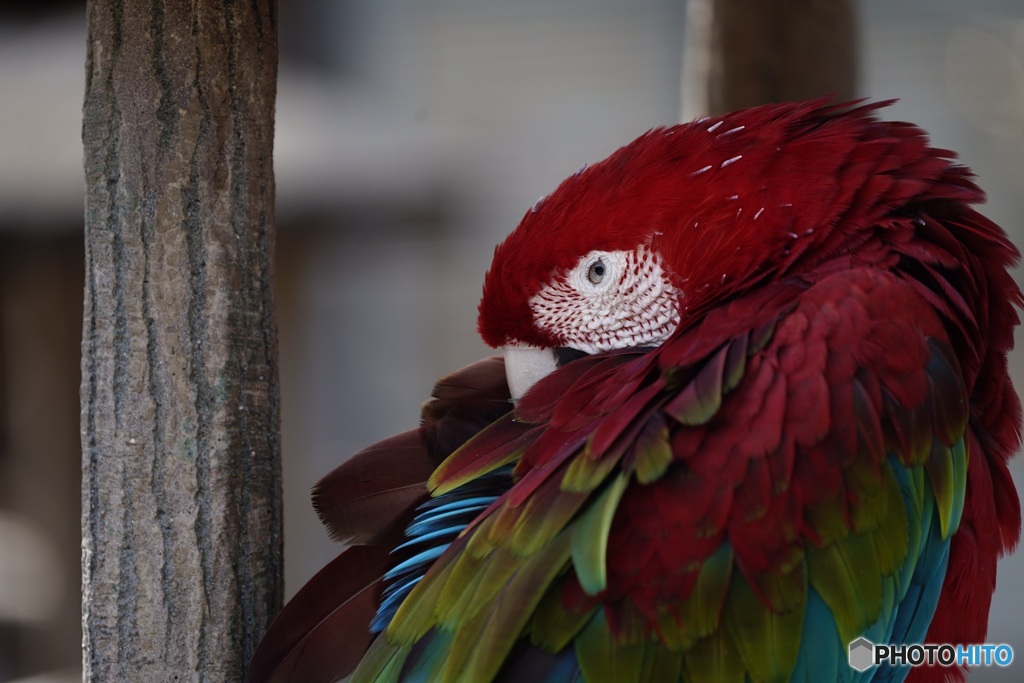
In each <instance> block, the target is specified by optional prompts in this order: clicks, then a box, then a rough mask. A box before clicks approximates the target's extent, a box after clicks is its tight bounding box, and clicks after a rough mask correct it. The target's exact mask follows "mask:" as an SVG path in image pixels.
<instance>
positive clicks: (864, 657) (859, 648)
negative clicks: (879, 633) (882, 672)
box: [850, 637, 875, 671]
mask: <svg viewBox="0 0 1024 683" xmlns="http://www.w3.org/2000/svg"><path fill="white" fill-rule="evenodd" d="M874 654H875V644H874V643H872V642H871V641H870V640H868V639H867V638H864V637H861V638H858V639H857V640H855V641H853V642H852V643H850V666H851V667H852V668H854V669H856V670H857V671H866V670H867V669H869V668H871V667H872V666H874V664H875V657H874Z"/></svg>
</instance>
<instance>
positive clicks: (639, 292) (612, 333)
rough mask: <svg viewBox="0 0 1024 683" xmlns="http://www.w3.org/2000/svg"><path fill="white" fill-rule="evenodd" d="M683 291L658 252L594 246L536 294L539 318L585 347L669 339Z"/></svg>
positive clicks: (587, 350) (532, 306)
mask: <svg viewBox="0 0 1024 683" xmlns="http://www.w3.org/2000/svg"><path fill="white" fill-rule="evenodd" d="M678 298H679V292H678V290H676V288H675V287H673V286H672V284H671V282H670V281H669V279H668V276H667V274H666V273H665V271H664V269H663V268H662V266H661V260H660V259H659V258H658V255H657V254H656V253H654V252H653V251H651V249H650V248H648V247H646V246H640V247H638V248H637V249H635V250H633V251H592V252H590V253H589V254H587V255H585V256H584V257H583V258H582V259H580V261H579V262H578V263H577V264H576V266H574V267H573V268H572V270H570V271H568V272H567V273H564V274H563V275H560V276H556V277H555V279H554V281H553V282H552V283H550V284H548V285H545V286H544V287H543V288H542V289H541V290H540V291H539V292H537V293H536V294H535V295H534V296H533V298H531V299H530V309H531V310H532V311H533V320H534V324H535V325H536V326H537V327H538V328H540V329H543V330H547V331H549V332H552V333H555V334H556V335H558V336H559V337H561V338H563V339H565V346H568V347H570V348H573V349H577V350H579V351H583V352H584V353H597V352H600V351H610V350H612V349H624V348H630V347H636V346H654V345H657V344H660V343H661V342H663V341H665V339H667V338H668V336H669V335H670V334H672V332H673V331H674V330H675V329H676V327H678V326H679V308H678Z"/></svg>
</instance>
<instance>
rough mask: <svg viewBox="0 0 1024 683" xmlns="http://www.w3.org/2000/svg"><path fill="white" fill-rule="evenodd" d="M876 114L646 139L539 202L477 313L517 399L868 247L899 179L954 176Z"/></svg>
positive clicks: (703, 124) (837, 111)
mask: <svg viewBox="0 0 1024 683" xmlns="http://www.w3.org/2000/svg"><path fill="white" fill-rule="evenodd" d="M884 104H885V103H879V104H872V105H866V106H860V107H854V108H850V107H848V106H841V105H840V106H830V105H828V104H827V101H826V100H816V101H812V102H806V103H800V104H781V105H768V106H763V107H757V108H754V109H749V110H745V111H740V112H736V113H733V114H729V115H726V116H721V117H714V118H705V119H701V120H699V121H695V122H693V123H688V124H684V125H678V126H673V127H671V128H658V129H654V130H651V131H649V132H647V133H645V134H644V135H642V136H640V137H639V138H637V139H636V140H634V141H633V142H631V143H629V144H628V145H626V146H625V147H622V148H621V149H619V150H617V151H616V152H614V153H613V154H612V155H611V156H610V157H608V158H607V159H605V160H604V161H601V162H599V163H597V164H594V165H592V166H589V167H585V168H583V169H581V170H580V171H578V172H577V173H575V174H574V175H572V176H571V177H570V178H568V179H566V180H565V181H564V182H563V183H562V184H561V185H560V186H559V187H558V189H556V190H555V191H554V193H552V194H551V195H550V196H548V197H546V198H544V199H541V200H540V201H538V202H537V204H536V205H535V206H534V207H533V208H532V209H531V210H530V211H528V212H527V213H526V215H525V217H524V218H523V220H522V222H521V223H520V224H519V226H518V227H517V228H516V229H515V230H514V231H513V232H512V233H511V234H510V235H509V236H508V237H507V238H506V239H505V241H504V242H503V243H501V244H500V245H499V246H498V247H497V248H496V249H495V252H494V260H493V262H492V264H491V267H490V269H489V271H488V273H487V276H486V278H485V281H484V288H483V298H482V300H481V302H480V308H479V312H480V315H479V323H478V326H479V330H480V334H481V335H482V336H483V339H484V341H485V342H487V343H488V344H489V345H491V346H495V347H504V349H505V352H506V366H507V371H508V375H509V385H510V388H511V390H512V393H513V396H514V397H515V396H518V395H521V394H522V393H523V392H524V391H525V390H526V389H527V388H528V387H529V386H530V385H531V384H532V383H533V382H534V381H536V380H537V379H539V378H540V377H541V376H543V375H544V374H546V373H547V372H550V371H551V370H553V369H554V368H555V367H556V365H557V364H558V362H559V358H560V357H561V358H564V357H566V352H568V354H569V355H572V354H590V353H595V352H601V351H608V350H611V349H622V348H628V347H639V346H655V345H658V344H660V343H662V342H663V341H665V340H666V339H667V338H668V337H669V336H670V335H671V334H672V333H673V332H674V331H675V330H676V329H677V328H678V327H679V326H680V324H684V323H686V322H688V321H689V320H691V319H694V318H696V317H698V316H701V315H702V314H703V313H704V312H706V311H707V310H708V309H709V308H710V307H712V306H714V305H715V304H716V303H720V302H722V301H725V300H727V299H728V298H729V297H732V296H735V295H736V294H738V293H740V292H742V291H744V290H746V289H749V288H751V287H753V286H756V285H758V284H763V283H765V282H769V281H771V280H772V279H777V278H779V277H780V276H781V275H783V274H785V273H793V272H800V270H801V269H806V268H809V267H812V266H813V265H814V264H816V263H819V262H820V261H821V260H823V259H824V258H826V257H831V256H835V254H836V253H838V252H842V251H846V250H854V248H853V247H851V245H854V244H858V243H863V242H864V240H858V239H857V234H858V231H860V232H862V233H865V234H866V231H868V230H871V229H873V228H872V226H876V225H878V221H880V220H882V217H883V216H884V214H885V213H886V212H887V211H890V210H891V208H892V202H891V201H889V200H891V199H892V196H891V195H893V193H894V192H896V191H895V190H893V189H892V188H893V187H894V186H895V184H898V183H899V182H900V180H901V177H900V173H899V171H900V169H903V168H904V167H905V166H907V165H909V164H912V163H914V162H915V161H920V159H921V158H922V157H923V158H925V159H931V160H932V161H938V162H939V163H938V164H933V166H934V169H947V168H948V167H949V164H948V162H946V161H945V160H944V159H941V160H940V159H938V158H936V157H941V156H942V155H943V154H945V153H941V152H938V151H935V150H930V149H928V147H927V141H926V139H925V137H924V134H923V132H922V131H920V130H919V129H917V128H914V127H913V126H909V124H896V123H882V122H879V121H877V120H876V119H875V118H874V117H873V116H872V115H871V112H872V111H873V110H874V109H877V108H879V107H881V106H884ZM894 149H895V152H896V153H895V154H893V150H894ZM886 154H889V156H890V157H892V160H891V162H888V161H886V159H887V158H889V157H887V156H886ZM918 166H920V164H918ZM890 167H891V168H890ZM894 169H895V170H894ZM926 170H927V169H924V170H922V168H915V169H914V170H913V172H908V175H909V176H910V179H912V180H913V179H916V180H917V181H920V180H921V179H922V178H921V176H923V175H924V176H926V175H928V173H926V172H925V171H926ZM929 172H932V173H938V172H939V170H933V171H929ZM886 173H888V177H889V178H890V180H889V181H885V182H884V183H883V182H881V181H879V180H878V178H879V177H883V176H885V174H886ZM920 184H921V183H920V182H918V185H920ZM900 187H903V185H900ZM904 189H905V188H904ZM917 191H920V190H917ZM907 193H912V190H907V189H905V191H903V192H902V197H901V198H904V199H905V195H906V194H907Z"/></svg>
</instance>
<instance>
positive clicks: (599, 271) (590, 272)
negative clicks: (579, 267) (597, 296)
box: [587, 258, 607, 285]
mask: <svg viewBox="0 0 1024 683" xmlns="http://www.w3.org/2000/svg"><path fill="white" fill-rule="evenodd" d="M606 271H607V268H606V267H605V265H604V259H601V258H599V259H597V260H596V261H594V262H593V263H591V264H590V268H589V269H587V279H588V280H590V282H591V283H592V284H595V285H599V284H601V281H602V280H604V274H605V272H606Z"/></svg>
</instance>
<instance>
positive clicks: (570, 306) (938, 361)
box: [248, 100, 1022, 683]
mask: <svg viewBox="0 0 1024 683" xmlns="http://www.w3.org/2000/svg"><path fill="white" fill-rule="evenodd" d="M884 104H885V103H882V104H869V105H860V106H858V105H829V104H828V103H827V101H822V100H817V101H812V102H807V103H799V104H778V105H769V106H762V107H757V108H754V109H750V110H746V111H741V112H737V113H734V114H729V115H726V116H719V117H712V118H704V119H701V120H699V121H695V122H693V123H689V124H686V125H680V126H674V127H671V128H659V129H655V130H652V131H650V132H648V133H646V134H644V135H642V136H641V137H640V138H638V139H637V140H635V141H633V142H632V143H630V144H628V145H626V146H625V147H623V148H621V149H619V150H618V151H616V152H615V153H613V154H612V155H611V156H610V157H609V158H608V159H606V160H604V161H602V162H600V163H598V164H595V165H593V166H590V167H588V168H585V169H582V170H581V171H579V172H577V173H576V174H575V175H573V176H572V177H570V178H568V179H567V180H565V181H564V182H563V183H562V184H561V185H560V186H559V187H558V189H557V190H556V191H555V192H554V193H553V194H552V195H551V196H550V197H548V198H547V199H546V200H542V201H541V202H538V204H537V205H535V206H534V207H533V208H532V209H531V210H530V211H529V212H528V213H527V214H526V216H525V217H524V218H523V220H522V222H521V223H520V224H519V226H518V227H517V228H516V229H515V231H513V232H512V233H511V234H510V235H509V237H508V238H507V239H506V240H505V241H504V242H503V243H502V244H501V245H500V246H498V248H497V249H496V250H495V254H494V261H493V263H492V265H491V268H490V270H489V271H488V273H487V276H486V279H485V282H484V288H483V299H482V301H481V303H480V318H479V329H480V332H481V334H482V336H483V338H484V340H485V341H486V342H487V343H488V344H490V345H492V346H495V347H503V348H504V350H505V357H504V361H503V360H502V359H501V358H497V357H495V358H490V359H487V360H484V361H481V362H479V363H477V364H475V365H473V366H470V367H469V368H466V369H464V370H462V371H460V372H458V373H456V374H454V375H452V376H451V377H448V378H446V379H443V380H441V381H440V382H439V383H438V385H437V387H436V388H435V390H434V397H433V399H431V400H430V401H429V402H428V403H427V404H426V405H425V407H424V411H423V423H422V426H421V427H420V428H419V429H417V430H413V431H411V432H407V433H405V434H402V435H399V436H396V437H394V438H392V439H389V440H387V441H384V442H382V443H380V444H377V445H375V446H371V447H370V448H368V449H366V450H364V451H362V452H361V453H359V454H357V455H356V456H354V457H353V458H352V459H351V460H349V461H348V462H346V463H344V464H343V465H341V467H339V468H338V469H337V470H335V471H334V472H333V473H331V474H330V475H328V476H327V477H326V478H325V479H324V480H323V481H322V482H320V484H319V485H318V486H317V488H316V490H315V493H314V502H315V505H316V507H317V509H318V511H319V513H320V514H321V516H322V518H323V519H324V521H325V523H326V524H327V526H328V527H329V529H330V530H331V532H332V534H333V535H334V536H335V537H338V538H343V539H346V540H349V541H350V542H351V543H352V547H350V548H349V549H348V550H346V551H345V552H344V553H343V554H342V555H341V556H340V557H339V558H338V559H337V560H335V561H334V562H333V563H332V564H331V565H329V566H328V567H327V568H326V569H324V570H323V571H322V572H321V573H320V574H319V575H318V576H316V577H315V578H314V579H313V580H312V581H311V582H310V583H309V584H308V585H307V586H306V587H305V588H304V589H303V590H302V591H300V592H299V593H298V594H297V595H296V596H295V598H294V599H293V600H292V602H291V603H290V604H289V605H288V606H287V607H286V608H285V610H284V612H283V614H282V615H281V617H279V619H278V620H277V622H276V623H275V624H274V625H273V626H272V627H271V629H270V631H269V633H268V634H267V636H266V639H265V640H264V642H263V644H262V645H261V647H260V649H259V651H258V652H257V654H256V656H255V658H254V660H253V663H252V666H251V669H250V676H249V679H248V680H249V681H251V682H255V681H265V680H274V681H285V680H289V681H330V680H336V679H337V678H340V677H342V676H345V675H347V674H349V673H350V672H351V671H352V670H353V669H355V676H354V678H353V680H354V681H398V680H401V681H472V682H474V683H475V682H482V681H492V680H496V681H534V680H536V681H552V682H555V681H580V680H582V681H587V682H588V683H595V682H604V681H688V682H704V681H758V682H760V681H782V680H794V681H826V680H827V681H832V680H835V681H867V680H872V681H883V680H887V681H888V680H894V681H898V680H904V679H906V680H913V681H925V680H940V679H941V678H942V677H943V676H945V675H947V674H948V675H951V676H953V677H954V678H958V679H962V678H963V675H964V671H963V670H962V669H960V668H953V669H940V668H915V669H913V670H910V669H908V668H906V667H903V668H900V667H896V668H891V667H873V668H870V669H868V670H867V671H865V672H863V673H860V672H858V671H856V670H854V669H852V668H851V667H850V666H849V665H848V663H847V646H848V644H849V643H850V642H851V641H853V640H855V639H857V638H859V637H862V636H863V637H865V638H867V639H868V640H871V641H872V642H876V643H890V642H891V643H918V642H930V643H976V642H981V641H983V640H984V638H985V632H986V622H987V618H988V611H989V604H990V602H991V598H992V592H993V590H994V588H995V581H996V559H997V558H998V557H999V556H1000V555H1002V554H1003V553H1005V552H1006V551H1007V550H1009V549H1010V548H1012V547H1013V546H1014V544H1015V543H1016V542H1017V539H1018V535H1019V531H1020V507H1019V502H1018V498H1017V493H1016V491H1015V489H1014V486H1013V483H1012V481H1011V479H1010V475H1009V473H1008V471H1007V466H1006V461H1007V459H1008V458H1009V456H1010V455H1011V454H1013V453H1014V452H1015V451H1016V450H1017V448H1018V446H1019V443H1020V433H1019V432H1020V423H1021V407H1020V402H1019V400H1018V398H1017V395H1016V394H1015V393H1014V390H1013V387H1012V386H1011V383H1010V378H1009V376H1008V374H1007V369H1006V355H1007V352H1008V351H1009V350H1010V349H1011V347H1012V344H1013V328H1014V327H1015V325H1016V324H1017V323H1018V318H1017V314H1016V310H1015V306H1020V305H1021V303H1022V298H1021V292H1020V290H1019V289H1018V288H1017V286H1016V285H1015V284H1014V281H1013V280H1012V279H1011V277H1010V275H1009V273H1008V268H1010V267H1011V266H1012V265H1013V264H1014V263H1015V262H1016V260H1017V258H1018V253H1017V251H1016V250H1015V249H1014V247H1013V246H1012V245H1011V244H1010V242H1009V241H1008V239H1007V237H1006V235H1005V234H1004V232H1003V231H1002V230H1001V229H1000V228H999V227H998V226H996V225H995V224H994V223H992V222H991V221H990V220H988V219H987V218H985V217H984V216H982V215H981V214H979V213H977V212H976V211H975V210H974V209H972V208H971V205H972V204H976V203H978V202H981V201H982V200H983V194H982V191H981V190H980V189H979V188H978V187H977V186H976V185H975V184H974V183H973V181H972V179H971V178H972V175H971V173H970V171H968V170H967V169H966V168H964V167H963V166H958V165H956V164H954V163H953V162H952V161H951V159H952V158H953V156H954V155H953V153H951V152H949V151H946V150H941V149H935V148H932V147H930V146H929V143H928V140H927V138H926V136H925V133H924V132H923V131H921V130H920V129H919V128H917V127H915V126H913V125H911V124H908V123H894V122H884V121H880V120H878V118H876V115H875V111H876V110H877V109H879V108H880V107H882V106H884ZM506 373H507V381H506ZM510 398H511V401H510Z"/></svg>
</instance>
